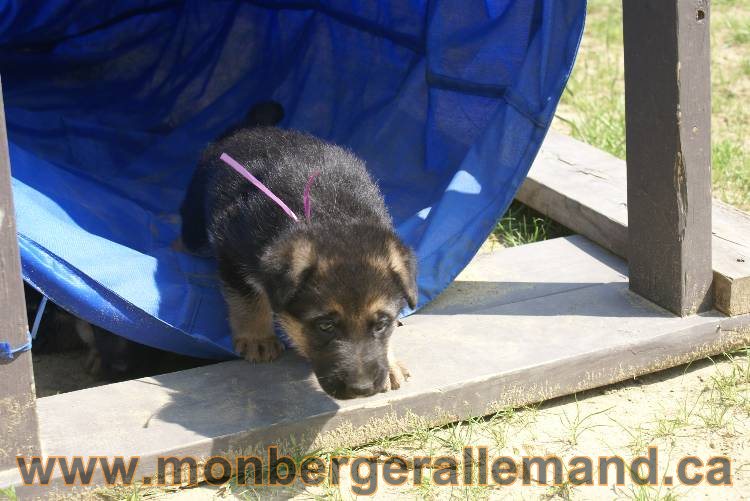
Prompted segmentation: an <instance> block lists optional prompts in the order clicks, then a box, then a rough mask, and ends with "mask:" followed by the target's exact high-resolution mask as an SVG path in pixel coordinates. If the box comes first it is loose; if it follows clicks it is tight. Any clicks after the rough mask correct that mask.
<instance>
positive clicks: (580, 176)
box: [516, 131, 750, 316]
mask: <svg viewBox="0 0 750 501" xmlns="http://www.w3.org/2000/svg"><path fill="white" fill-rule="evenodd" d="M626 184H627V181H626V174H625V162H624V161H623V160H620V159H619V158H616V157H614V156H612V155H610V154H609V153H606V152H604V151H602V150H600V149H598V148H595V147H593V146H591V145H588V144H586V143H583V142H581V141H578V140H576V139H573V138H571V137H568V136H565V135H562V134H559V133H556V132H554V131H550V132H549V133H548V134H547V137H546V138H545V140H544V144H543V145H542V149H541V151H540V152H539V155H537V158H536V160H535V161H534V164H533V165H532V167H531V170H530V171H529V175H528V177H527V178H526V181H525V182H524V184H523V185H522V186H521V189H520V190H519V191H518V193H517V194H516V198H517V199H518V200H519V201H521V202H523V203H524V204H526V205H528V206H529V207H532V208H533V209H535V210H537V211H539V212H541V213H542V214H545V215H547V216H549V217H551V218H552V219H554V220H555V221H558V222H560V223H561V224H563V225H565V226H567V227H568V228H570V229H571V230H573V231H574V232H576V233H579V234H581V235H585V236H586V237H588V238H590V239H591V240H593V241H594V242H596V243H598V244H599V245H601V246H602V247H604V248H605V249H607V250H609V251H611V252H614V253H615V254H617V255H618V256H621V257H627V251H628V210H627V193H626V192H627V188H626ZM711 219H712V225H713V229H712V233H713V237H712V242H711V243H712V251H711V254H712V261H713V275H714V306H715V307H716V309H718V310H719V311H721V312H723V313H726V314H727V315H733V316H734V315H744V314H747V313H750V214H747V213H746V212H743V211H741V210H739V209H736V208H734V207H731V206H729V205H727V204H725V203H723V202H720V201H718V200H714V201H713V207H712V216H711Z"/></svg>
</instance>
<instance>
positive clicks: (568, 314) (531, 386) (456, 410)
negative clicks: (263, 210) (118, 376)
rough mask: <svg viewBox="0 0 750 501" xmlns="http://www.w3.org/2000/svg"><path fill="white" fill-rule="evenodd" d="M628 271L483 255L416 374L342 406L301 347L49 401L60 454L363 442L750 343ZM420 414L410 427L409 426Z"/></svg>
mask: <svg viewBox="0 0 750 501" xmlns="http://www.w3.org/2000/svg"><path fill="white" fill-rule="evenodd" d="M626 268H627V267H626V265H625V264H624V263H623V262H622V261H621V260H620V259H619V258H616V257H615V256H613V255H612V254H610V253H608V252H606V251H604V250H603V249H601V248H600V247H598V246H596V245H595V244H593V243H591V242H590V241H588V240H586V239H584V238H583V237H580V236H575V237H570V238H565V239H556V240H550V241H547V242H539V243H535V244H530V245H526V246H522V247H516V248H513V249H504V250H500V251H496V252H493V253H491V254H485V255H481V256H478V257H477V258H476V259H475V260H474V261H472V263H471V264H470V265H469V267H468V268H467V269H466V270H465V271H464V272H463V273H462V274H461V276H459V277H458V279H457V280H456V282H454V284H453V285H451V287H449V288H448V289H447V290H446V291H445V293H444V294H443V295H442V296H441V297H440V298H438V299H437V300H436V301H435V302H434V303H433V304H431V305H430V306H429V307H427V308H425V309H424V311H422V312H420V313H418V314H416V315H413V316H411V317H409V318H407V319H406V320H405V325H404V326H403V327H401V328H399V329H398V330H397V332H396V334H395V338H394V344H395V347H396V353H398V355H399V357H400V358H401V359H402V360H403V361H404V362H405V363H406V364H407V365H408V366H409V368H410V369H411V372H412V374H413V376H412V378H411V380H410V381H409V382H408V383H407V384H406V385H405V386H404V387H403V388H402V389H400V390H398V391H395V392H389V393H384V394H380V395H376V396H373V397H369V398H365V399H358V400H349V401H336V400H333V399H331V398H329V397H328V396H327V395H325V394H324V393H323V392H322V391H321V390H320V389H318V387H317V385H316V383H315V382H314V379H313V376H312V375H311V372H310V369H309V368H308V366H307V364H306V363H305V362H303V361H301V360H300V359H299V358H297V357H296V356H294V355H293V354H291V353H286V354H284V355H283V356H282V358H281V360H279V361H278V362H275V363H271V364H262V365H253V364H249V363H245V362H242V361H237V362H226V363H222V364H217V365H213V366H207V367H201V368H197V369H192V370H188V371H183V372H178V373H173V374H167V375H163V376H156V377H152V378H145V379H141V380H135V381H129V382H125V383H119V384H113V385H109V386H103V387H98V388H91V389H87V390H82V391H78V392H73V393H68V394H62V395H56V396H51V397H45V398H41V399H39V412H40V417H41V422H42V438H43V442H44V444H45V453H47V454H60V455H71V454H102V455H125V456H128V455H140V456H141V461H142V463H141V465H142V468H141V470H140V471H139V475H150V474H152V472H153V469H154V464H155V462H154V461H155V459H154V458H155V457H156V456H157V455H159V454H176V455H194V456H199V457H200V456H208V455H211V454H219V453H224V452H226V451H237V450H240V449H242V450H244V451H246V452H247V451H252V450H259V449H261V450H262V449H263V447H264V446H265V445H267V444H268V443H273V442H277V441H280V442H281V444H282V448H283V447H289V444H290V441H291V438H290V437H295V438H294V443H295V444H296V447H299V448H318V447H334V446H342V445H349V446H351V445H356V444H361V443H363V442H366V441H369V440H372V439H373V438H376V437H382V436H387V435H389V434H396V433H400V432H403V431H406V430H409V429H410V426H413V425H414V417H413V416H414V415H416V416H420V417H421V418H424V419H425V420H426V421H428V422H432V423H436V424H437V423H444V422H448V421H451V420H457V419H462V418H467V417H469V416H476V415H483V414H487V413H490V412H492V411H493V410H495V409H498V408H501V407H504V406H507V405H523V404H526V403H530V402H534V401H539V400H542V399H548V398H552V397H556V396H560V395H565V394H569V393H573V392H577V391H581V390H584V389H587V388H592V387H596V386H601V385H605V384H608V383H612V382H615V381H620V380H623V379H626V378H630V377H633V376H634V375H637V374H643V373H647V372H652V371H654V370H658V369H663V368H666V367H669V366H673V365H677V364H680V363H684V362H687V361H689V360H693V359H696V358H700V357H704V356H706V355H709V354H713V353H720V352H722V351H725V350H729V349H732V348H733V347H737V346H740V345H742V344H746V343H748V342H750V331H748V330H747V329H748V328H750V318H748V317H744V316H743V317H736V318H727V317H724V316H723V315H720V314H718V313H716V312H711V313H704V314H701V315H696V316H691V317H686V318H680V317H676V316H674V315H672V314H671V313H669V312H667V311H666V310H663V309H661V308H659V307H657V306H655V305H654V304H653V303H650V302H649V301H646V300H645V299H642V298H641V297H639V296H638V295H636V294H634V293H632V292H630V291H629V290H628V286H627V276H626V275H625V271H626ZM410 415H411V416H412V417H409V416H410Z"/></svg>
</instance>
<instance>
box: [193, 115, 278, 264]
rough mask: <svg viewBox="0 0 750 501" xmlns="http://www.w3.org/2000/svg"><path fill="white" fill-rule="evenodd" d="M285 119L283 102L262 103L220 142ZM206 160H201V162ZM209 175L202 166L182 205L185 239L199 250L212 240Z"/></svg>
mask: <svg viewBox="0 0 750 501" xmlns="http://www.w3.org/2000/svg"><path fill="white" fill-rule="evenodd" d="M283 119H284V108H282V106H281V105H280V104H279V103H276V102H274V101H267V102H263V103H258V104H257V105H255V106H254V107H253V108H252V109H251V110H250V111H249V112H248V114H247V115H246V116H245V118H244V119H243V120H242V121H241V122H240V123H237V124H235V125H233V126H231V127H230V128H228V129H227V130H225V131H224V132H223V133H222V134H221V135H220V136H219V138H218V139H217V141H222V140H224V139H226V138H228V137H230V136H233V135H235V134H237V133H238V132H239V131H241V130H243V129H249V128H253V127H263V126H265V127H269V126H273V125H276V124H278V123H279V122H281V121H282V120H283ZM203 163H204V162H203V161H201V164H203ZM207 174H208V170H207V169H202V168H201V165H199V166H198V168H197V169H196V171H195V173H194V174H193V177H192V179H191V180H190V184H189V185H188V189H187V192H186V194H185V199H184V200H183V202H182V206H181V207H180V215H181V216H182V221H183V224H182V241H183V243H184V244H185V246H186V247H187V248H188V249H189V250H191V251H193V252H198V253H206V252H207V251H208V243H209V242H208V233H207V220H206V188H207V182H208V181H209V177H208V176H207ZM185 222H189V224H185Z"/></svg>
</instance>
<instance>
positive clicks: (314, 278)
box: [181, 103, 417, 398]
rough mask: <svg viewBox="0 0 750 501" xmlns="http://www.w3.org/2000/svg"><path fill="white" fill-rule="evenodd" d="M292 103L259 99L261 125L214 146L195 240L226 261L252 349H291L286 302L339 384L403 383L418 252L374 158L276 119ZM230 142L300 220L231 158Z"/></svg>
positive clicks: (225, 281) (370, 388)
mask: <svg viewBox="0 0 750 501" xmlns="http://www.w3.org/2000/svg"><path fill="white" fill-rule="evenodd" d="M282 114H283V111H282V110H281V108H280V106H279V105H277V104H275V103H265V104H262V105H259V106H258V107H256V108H255V109H254V110H253V111H251V113H250V114H249V116H248V117H249V118H248V120H247V122H248V123H249V125H251V127H245V128H235V129H233V130H232V131H229V132H228V133H226V134H224V135H223V136H222V137H221V138H220V139H219V140H218V141H217V142H215V143H213V144H211V145H210V146H209V147H208V148H207V149H206V150H205V152H204V154H203V156H202V159H201V161H200V163H199V165H198V168H197V170H196V172H195V174H194V176H193V179H192V181H191V183H190V187H189V189H188V192H187V195H186V198H185V201H184V202H183V205H182V208H181V214H182V239H183V242H184V244H185V246H186V247H187V248H188V249H189V250H191V251H194V252H205V251H210V252H211V253H212V254H213V255H214V256H215V257H216V259H217V260H218V266H219V275H220V278H221V282H222V288H223V293H224V297H225V299H226V301H227V305H228V307H229V317H230V318H229V320H230V324H231V328H232V338H233V341H234V345H235V348H236V350H237V351H238V352H239V353H241V354H242V355H243V356H244V357H245V358H246V359H248V360H252V361H269V360H273V359H274V358H276V357H277V356H278V355H279V354H280V352H281V350H282V349H283V346H282V345H281V343H280V342H279V341H278V339H277V338H276V336H275V334H274V329H273V326H274V313H275V316H276V318H277V319H278V321H279V323H280V324H281V326H282V327H283V329H284V331H285V332H286V333H287V335H288V336H289V338H290V340H291V342H292V344H293V346H294V347H295V348H296V349H297V350H298V351H299V352H300V353H301V354H302V355H303V356H305V357H307V358H308V359H310V361H311V362H312V365H313V369H314V371H315V374H316V376H317V378H318V381H319V382H320V385H321V386H322V388H323V389H324V390H325V391H326V392H327V393H329V394H330V395H332V396H334V397H337V398H352V397H358V396H366V395H371V394H373V393H376V392H379V391H386V390H388V389H396V388H398V387H399V386H400V385H401V384H402V382H403V381H404V379H405V378H406V377H408V371H407V370H406V369H405V368H404V367H403V366H402V365H401V364H400V363H399V362H397V361H396V359H395V358H394V356H393V354H392V352H391V350H390V348H389V339H390V336H391V333H392V332H393V329H394V327H395V325H396V323H397V315H398V313H399V311H400V310H401V309H402V308H403V306H404V304H408V305H409V306H410V307H412V308H413V307H415V305H416V302H417V285H416V260H415V258H414V255H413V253H412V252H411V250H410V249H409V248H408V247H406V246H405V245H404V244H403V243H402V242H401V241H400V240H399V238H398V237H397V236H396V233H395V231H394V229H393V223H392V221H391V218H390V216H389V214H388V212H387V210H386V207H385V203H384V202H383V197H382V195H381V194H380V191H379V190H378V188H377V186H376V185H375V183H374V182H373V180H372V179H371V178H370V175H369V174H368V172H367V170H366V168H365V165H364V163H363V162H362V161H361V160H360V159H359V158H357V157H356V156H355V155H354V154H352V153H351V152H349V151H347V150H345V149H343V148H340V147H338V146H335V145H333V144H329V143H326V142H324V141H322V140H320V139H317V138H315V137H313V136H311V135H308V134H304V133H301V132H297V131H292V130H282V129H279V128H275V127H269V126H268V125H272V124H274V123H276V122H277V121H278V120H279V119H280V117H281V115H282ZM222 153H226V154H228V155H230V156H231V157H232V158H234V159H235V160H236V161H237V162H239V163H240V164H242V165H243V166H244V167H245V168H246V169H248V171H249V172H251V173H252V174H253V175H254V176H255V177H257V178H258V179H259V180H260V181H261V182H262V183H264V184H265V185H266V186H267V187H268V188H269V189H270V190H271V191H272V192H273V193H274V194H275V195H276V196H278V197H279V198H280V199H281V200H283V201H284V202H285V203H286V204H287V205H288V206H289V207H290V208H291V209H292V210H293V211H294V212H295V213H296V214H298V215H299V216H300V220H299V221H296V222H295V221H294V220H292V219H291V218H290V217H289V216H287V214H285V213H284V211H283V210H282V209H281V208H280V207H279V206H278V205H276V204H275V203H274V202H273V201H272V200H271V199H270V198H269V197H268V196H267V195H266V194H264V193H262V192H261V191H260V190H259V189H258V188H256V187H255V186H254V185H252V184H251V183H250V182H248V181H247V180H246V179H244V178H243V177H242V176H241V175H239V174H238V173H237V172H235V171H234V170H233V169H232V168H231V167H229V165H227V164H226V163H225V162H224V161H222V160H220V156H221V155H222ZM316 172H317V175H315V173H316ZM311 178H312V181H311ZM309 182H310V183H311V189H310V202H311V208H312V210H311V217H310V220H309V221H307V220H305V218H304V217H302V215H303V192H304V189H305V186H306V185H307V184H308V183H309Z"/></svg>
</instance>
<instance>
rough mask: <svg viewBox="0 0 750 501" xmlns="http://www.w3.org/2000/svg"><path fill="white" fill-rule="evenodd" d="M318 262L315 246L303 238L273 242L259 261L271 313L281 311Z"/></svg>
mask: <svg viewBox="0 0 750 501" xmlns="http://www.w3.org/2000/svg"><path fill="white" fill-rule="evenodd" d="M317 261H318V258H317V250H316V248H315V244H314V243H313V242H312V240H310V239H309V238H308V237H307V236H305V235H291V236H287V237H285V238H282V239H280V240H279V241H277V242H274V243H273V244H272V245H271V246H269V247H268V249H266V251H265V252H264V253H263V255H262V256H261V258H260V271H261V277H262V278H261V279H262V281H263V286H264V288H265V289H266V293H267V294H268V297H269V298H270V300H271V305H272V306H273V309H274V310H281V309H283V307H284V306H285V305H286V304H287V303H288V302H289V300H290V299H291V298H292V296H294V294H295V293H296V292H297V291H298V290H299V288H300V286H301V285H302V284H303V283H304V281H305V279H306V278H307V277H308V276H309V275H310V272H311V271H312V270H313V268H314V267H315V265H316V263H317Z"/></svg>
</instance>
